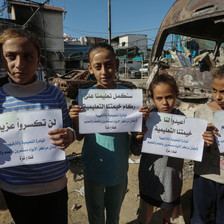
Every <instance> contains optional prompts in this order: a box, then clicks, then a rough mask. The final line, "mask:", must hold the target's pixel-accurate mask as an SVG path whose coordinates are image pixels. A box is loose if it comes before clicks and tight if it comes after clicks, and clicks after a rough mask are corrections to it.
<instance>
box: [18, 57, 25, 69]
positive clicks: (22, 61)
mask: <svg viewBox="0 0 224 224" xmlns="http://www.w3.org/2000/svg"><path fill="white" fill-rule="evenodd" d="M16 68H18V69H21V68H24V60H23V58H22V57H21V56H19V55H18V56H17V57H16Z"/></svg>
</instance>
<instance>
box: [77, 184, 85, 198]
mask: <svg viewBox="0 0 224 224" xmlns="http://www.w3.org/2000/svg"><path fill="white" fill-rule="evenodd" d="M75 191H76V192H78V193H79V194H80V195H82V196H84V194H85V193H84V186H83V187H82V188H80V189H79V190H75Z"/></svg>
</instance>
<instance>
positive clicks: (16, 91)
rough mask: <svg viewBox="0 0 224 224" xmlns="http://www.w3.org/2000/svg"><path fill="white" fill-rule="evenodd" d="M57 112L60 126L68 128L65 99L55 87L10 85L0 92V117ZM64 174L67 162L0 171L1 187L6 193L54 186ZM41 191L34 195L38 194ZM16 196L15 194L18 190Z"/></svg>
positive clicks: (44, 84) (48, 85)
mask: <svg viewBox="0 0 224 224" xmlns="http://www.w3.org/2000/svg"><path fill="white" fill-rule="evenodd" d="M58 108H59V109H61V110H62V116H63V126H64V127H69V126H71V119H70V117H69V115H68V111H67V104H66V100H65V97H64V95H63V93H62V92H61V91H60V90H59V89H58V88H57V87H55V86H53V85H51V84H48V83H43V82H41V81H38V80H36V81H35V82H34V83H32V84H29V85H26V86H21V85H16V84H13V83H11V82H10V83H8V84H6V85H5V86H3V87H1V88H0V113H7V112H16V111H33V110H35V111H36V110H45V109H58ZM0 150H1V149H0ZM67 170H68V161H67V160H63V161H57V162H51V163H43V164H35V165H24V166H17V167H8V168H1V169H0V187H2V188H3V189H4V190H8V191H10V190H9V189H14V188H15V189H16V188H17V187H18V188H21V189H22V188H24V187H22V186H26V188H29V186H31V185H33V186H31V187H30V188H31V189H32V188H33V187H34V186H35V185H37V186H39V187H40V186H41V184H44V183H45V184H46V183H47V184H49V183H50V182H52V183H53V182H57V180H59V179H61V178H63V177H65V174H66V172H67ZM5 186H7V187H5ZM9 186H11V187H9ZM12 186H13V187H14V188H12ZM5 188H9V189H5ZM48 188H49V187H48ZM40 189H41V188H40ZM40 189H39V190H37V191H41V190H40ZM13 191H14V190H13ZM23 191H24V189H22V190H21V192H23ZM28 191H30V193H29V194H31V195H32V190H29V189H28ZM48 191H49V192H51V191H52V190H51V189H48ZM53 191H54V190H53ZM15 192H16V193H17V190H15ZM15 192H14V193H15ZM18 193H19V191H18Z"/></svg>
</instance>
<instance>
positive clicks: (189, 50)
mask: <svg viewBox="0 0 224 224" xmlns="http://www.w3.org/2000/svg"><path fill="white" fill-rule="evenodd" d="M215 47H216V43H215V42H214V41H210V40H204V39H198V38H192V37H187V36H182V35H175V34H170V35H169V36H168V37H167V39H166V42H165V44H164V49H163V55H162V56H161V61H163V62H165V63H166V64H168V65H169V67H198V68H200V69H203V70H209V69H210V68H211V67H218V66H220V64H223V63H224V60H223V59H224V44H223V45H221V47H220V48H219V51H218V53H217V55H216V57H215Z"/></svg>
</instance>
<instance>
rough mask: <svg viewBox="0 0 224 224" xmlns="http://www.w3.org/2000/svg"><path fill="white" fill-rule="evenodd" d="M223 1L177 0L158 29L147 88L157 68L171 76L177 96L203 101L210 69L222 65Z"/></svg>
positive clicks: (210, 80) (208, 84)
mask: <svg viewBox="0 0 224 224" xmlns="http://www.w3.org/2000/svg"><path fill="white" fill-rule="evenodd" d="M223 43H224V1H223V0H215V1H208V0H177V1H176V2H175V3H174V4H173V6H172V7H171V8H170V10H169V12H168V13H167V15H166V16H165V18H164V20H163V21H162V23H161V25H160V28H159V30H158V33H157V36H156V39H155V42H154V45H153V48H152V54H151V57H150V61H149V67H148V75H149V76H148V80H147V83H146V89H148V88H149V85H150V82H151V80H152V79H153V77H154V75H156V74H158V71H161V72H165V73H168V74H170V75H172V76H173V77H174V78H175V79H176V81H177V84H178V86H179V98H180V99H181V100H185V101H188V102H195V101H198V102H204V101H205V102H206V101H207V100H208V99H209V98H210V97H211V82H212V77H211V70H212V69H217V68H218V67H219V66H221V65H222V64H224V44H223Z"/></svg>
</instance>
